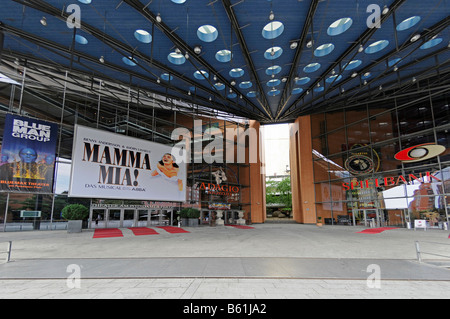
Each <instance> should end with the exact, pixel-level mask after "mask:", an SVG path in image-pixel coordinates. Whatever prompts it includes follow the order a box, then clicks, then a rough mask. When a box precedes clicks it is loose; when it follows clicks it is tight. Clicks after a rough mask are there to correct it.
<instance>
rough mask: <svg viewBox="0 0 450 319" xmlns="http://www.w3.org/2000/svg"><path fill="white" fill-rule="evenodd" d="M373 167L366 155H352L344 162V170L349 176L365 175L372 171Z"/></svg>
mask: <svg viewBox="0 0 450 319" xmlns="http://www.w3.org/2000/svg"><path fill="white" fill-rule="evenodd" d="M374 167H375V165H374V162H373V160H372V159H371V158H370V157H368V156H366V155H361V154H357V155H352V156H350V157H349V158H347V160H346V161H345V168H346V169H347V170H348V171H349V172H350V173H351V174H365V173H370V172H372V171H373V169H374Z"/></svg>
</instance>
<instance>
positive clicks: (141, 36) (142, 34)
mask: <svg viewBox="0 0 450 319" xmlns="http://www.w3.org/2000/svg"><path fill="white" fill-rule="evenodd" d="M134 37H135V38H136V39H137V40H138V41H140V42H142V43H150V42H152V36H151V35H150V33H148V32H147V31H145V30H142V29H138V30H136V31H135V32H134Z"/></svg>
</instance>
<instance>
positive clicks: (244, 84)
mask: <svg viewBox="0 0 450 319" xmlns="http://www.w3.org/2000/svg"><path fill="white" fill-rule="evenodd" d="M252 85H253V84H252V82H250V81H244V82H241V83H239V87H240V88H241V89H248V88H251V87H252Z"/></svg>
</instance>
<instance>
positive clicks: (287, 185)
mask: <svg viewBox="0 0 450 319" xmlns="http://www.w3.org/2000/svg"><path fill="white" fill-rule="evenodd" d="M266 203H267V204H283V205H285V207H286V208H291V207H292V195H291V179H290V177H286V178H284V179H282V180H281V181H273V180H269V181H267V182H266Z"/></svg>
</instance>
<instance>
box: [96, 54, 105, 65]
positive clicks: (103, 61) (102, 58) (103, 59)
mask: <svg viewBox="0 0 450 319" xmlns="http://www.w3.org/2000/svg"><path fill="white" fill-rule="evenodd" d="M98 60H99V61H100V62H101V63H105V57H104V56H103V55H102V56H101V57H100V59H98Z"/></svg>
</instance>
